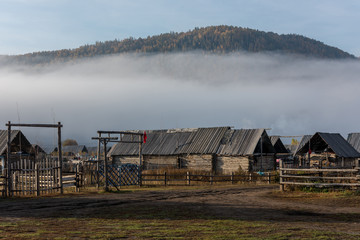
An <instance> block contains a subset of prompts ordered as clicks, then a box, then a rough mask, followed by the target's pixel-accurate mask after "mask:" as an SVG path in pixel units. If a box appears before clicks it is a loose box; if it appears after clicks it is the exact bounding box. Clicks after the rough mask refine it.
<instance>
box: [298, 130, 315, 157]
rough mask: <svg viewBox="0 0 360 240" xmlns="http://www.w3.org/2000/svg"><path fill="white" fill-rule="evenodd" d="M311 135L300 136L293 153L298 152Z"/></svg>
mask: <svg viewBox="0 0 360 240" xmlns="http://www.w3.org/2000/svg"><path fill="white" fill-rule="evenodd" d="M311 137H312V135H304V136H303V137H302V138H301V140H300V143H299V145H298V146H297V147H296V150H295V152H294V155H297V154H298V151H299V150H300V149H301V148H302V147H303V146H304V145H305V144H306V143H307V142H308V141H309V140H310V138H311Z"/></svg>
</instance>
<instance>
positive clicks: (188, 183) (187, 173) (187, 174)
mask: <svg viewBox="0 0 360 240" xmlns="http://www.w3.org/2000/svg"><path fill="white" fill-rule="evenodd" d="M186 178H187V185H189V186H190V181H191V180H190V178H191V176H190V172H186Z"/></svg>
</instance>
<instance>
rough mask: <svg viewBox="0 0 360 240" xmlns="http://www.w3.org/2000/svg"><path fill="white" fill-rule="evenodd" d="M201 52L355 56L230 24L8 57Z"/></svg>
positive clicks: (45, 59)
mask: <svg viewBox="0 0 360 240" xmlns="http://www.w3.org/2000/svg"><path fill="white" fill-rule="evenodd" d="M194 50H198V51H204V52H214V53H230V52H236V51H247V52H280V53H287V54H298V55H304V56H310V57H316V58H330V59H341V58H355V57H354V56H353V55H351V54H349V53H346V52H344V51H342V50H340V49H338V48H335V47H331V46H328V45H325V44H324V43H322V42H319V41H316V40H313V39H310V38H307V37H304V36H301V35H295V34H287V35H279V34H276V33H273V32H263V31H258V30H253V29H248V28H241V27H233V26H211V27H205V28H195V29H194V30H192V31H188V32H181V33H174V32H172V33H165V34H161V35H157V36H152V37H147V38H138V39H134V38H128V39H124V40H122V41H119V40H114V41H106V42H97V43H96V44H93V45H85V46H81V47H79V48H76V49H72V50H69V49H64V50H57V51H44V52H35V53H29V54H25V55H18V56H12V57H10V58H11V61H12V62H14V61H15V62H22V63H30V64H43V63H49V62H64V61H69V60H74V59H79V58H85V57H95V56H100V55H106V54H117V53H129V52H137V53H165V52H185V51H194Z"/></svg>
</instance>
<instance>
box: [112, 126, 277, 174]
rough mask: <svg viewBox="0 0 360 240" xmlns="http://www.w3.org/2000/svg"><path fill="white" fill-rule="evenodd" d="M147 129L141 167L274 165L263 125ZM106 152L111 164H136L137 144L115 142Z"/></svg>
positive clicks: (213, 168)
mask: <svg viewBox="0 0 360 240" xmlns="http://www.w3.org/2000/svg"><path fill="white" fill-rule="evenodd" d="M146 132H147V141H146V143H145V144H143V145H142V165H143V169H155V168H169V167H170V168H185V169H190V170H203V171H212V172H219V173H220V172H226V173H228V172H236V171H237V170H239V169H243V170H246V171H251V170H269V169H273V168H274V160H275V159H274V155H275V149H274V147H273V146H272V144H271V141H270V139H269V137H268V135H267V133H266V131H265V130H264V129H241V130H233V129H231V127H213V128H193V129H169V130H153V131H146ZM127 137H129V136H127ZM124 140H126V141H128V140H129V139H124ZM108 156H109V157H110V159H111V161H112V163H113V164H117V165H120V164H126V163H132V164H139V163H140V160H139V145H138V144H133V143H118V144H115V145H114V146H113V147H112V148H111V150H110V152H109V154H108Z"/></svg>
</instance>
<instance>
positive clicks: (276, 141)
mask: <svg viewBox="0 0 360 240" xmlns="http://www.w3.org/2000/svg"><path fill="white" fill-rule="evenodd" d="M270 141H271V144H272V145H273V146H274V148H275V151H276V153H289V151H288V150H287V149H286V147H285V145H284V144H283V142H282V141H281V139H280V136H270Z"/></svg>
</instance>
